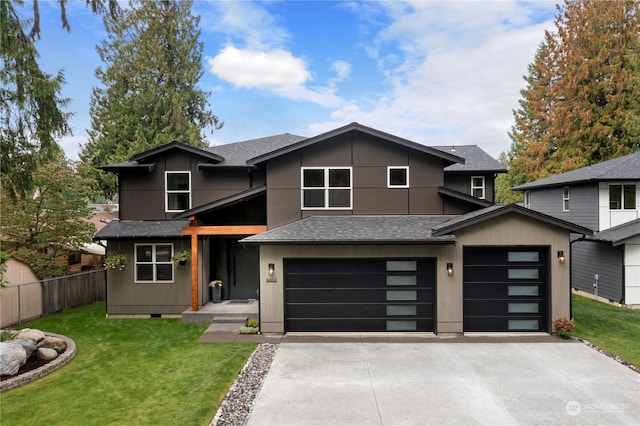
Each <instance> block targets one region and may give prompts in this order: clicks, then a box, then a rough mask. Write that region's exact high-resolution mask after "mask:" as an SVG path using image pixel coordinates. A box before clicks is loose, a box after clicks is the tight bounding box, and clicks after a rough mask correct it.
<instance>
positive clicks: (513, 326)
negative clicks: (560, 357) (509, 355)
mask: <svg viewBox="0 0 640 426" xmlns="http://www.w3.org/2000/svg"><path fill="white" fill-rule="evenodd" d="M463 256H464V258H463V259H464V260H463V263H464V271H463V274H464V275H463V299H464V301H463V329H464V331H465V332H505V331H507V332H548V331H549V312H551V309H550V306H549V291H550V286H549V281H550V278H549V276H550V274H549V248H548V247H522V246H517V247H465V248H464V252H463Z"/></svg>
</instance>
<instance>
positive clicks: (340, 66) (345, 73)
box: [331, 59, 351, 80]
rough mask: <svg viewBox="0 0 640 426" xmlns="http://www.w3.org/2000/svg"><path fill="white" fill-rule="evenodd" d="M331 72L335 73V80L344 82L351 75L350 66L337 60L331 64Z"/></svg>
mask: <svg viewBox="0 0 640 426" xmlns="http://www.w3.org/2000/svg"><path fill="white" fill-rule="evenodd" d="M331 71H333V72H335V73H336V76H337V78H339V79H340V80H344V79H345V78H347V77H349V75H350V74H351V64H350V63H349V62H347V61H343V60H341V59H339V60H337V61H334V62H333V63H332V64H331Z"/></svg>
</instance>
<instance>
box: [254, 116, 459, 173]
mask: <svg viewBox="0 0 640 426" xmlns="http://www.w3.org/2000/svg"><path fill="white" fill-rule="evenodd" d="M353 131H357V132H361V133H365V134H367V135H371V136H374V137H378V138H381V139H385V140H388V141H390V142H393V143H396V144H398V145H402V146H405V147H408V148H411V149H415V150H417V151H420V152H424V153H426V154H430V155H433V156H435V157H439V158H442V159H443V160H445V161H448V162H450V163H451V164H453V163H464V162H465V160H464V158H461V157H459V156H457V155H453V154H451V153H448V152H444V151H441V150H438V149H435V148H431V147H428V146H426V145H422V144H419V143H416V142H412V141H410V140H408V139H404V138H401V137H398V136H394V135H391V134H389V133H385V132H382V131H380V130H376V129H372V128H371V127H367V126H363V125H362V124H359V123H351V124H347V125H346V126H342V127H339V128H337V129H334V130H330V131H328V132H326V133H322V134H320V135H318V136H314V137H311V138H307V139H304V140H301V141H300V142H298V143H294V144H292V145H289V146H286V147H282V148H280V149H276V150H274V151H271V152H267V153H265V154H262V155H257V156H255V157H253V158H251V159H249V160H248V161H247V163H248V164H250V165H255V164H258V163H262V162H265V161H267V160H271V159H273V158H276V157H279V156H281V155H284V154H288V153H290V152H293V151H296V150H298V149H301V148H305V147H308V146H311V145H314V144H316V143H318V142H321V141H324V140H327V139H330V138H333V137H336V136H340V135H343V134H346V133H349V132H353Z"/></svg>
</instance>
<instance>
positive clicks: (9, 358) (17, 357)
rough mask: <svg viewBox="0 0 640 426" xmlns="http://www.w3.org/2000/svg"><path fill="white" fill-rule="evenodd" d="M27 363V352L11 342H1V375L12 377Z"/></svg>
mask: <svg viewBox="0 0 640 426" xmlns="http://www.w3.org/2000/svg"><path fill="white" fill-rule="evenodd" d="M26 362H27V352H26V351H25V350H24V348H23V347H22V346H20V344H19V343H15V342H13V341H11V340H9V341H7V342H0V374H1V375H3V376H4V375H8V376H12V375H14V374H16V373H17V372H18V370H19V369H20V367H22V366H23V365H24V364H25V363H26Z"/></svg>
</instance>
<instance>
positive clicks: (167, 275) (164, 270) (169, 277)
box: [156, 264, 173, 281]
mask: <svg viewBox="0 0 640 426" xmlns="http://www.w3.org/2000/svg"><path fill="white" fill-rule="evenodd" d="M156 274H157V275H156V281H173V265H172V264H166V265H156Z"/></svg>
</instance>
